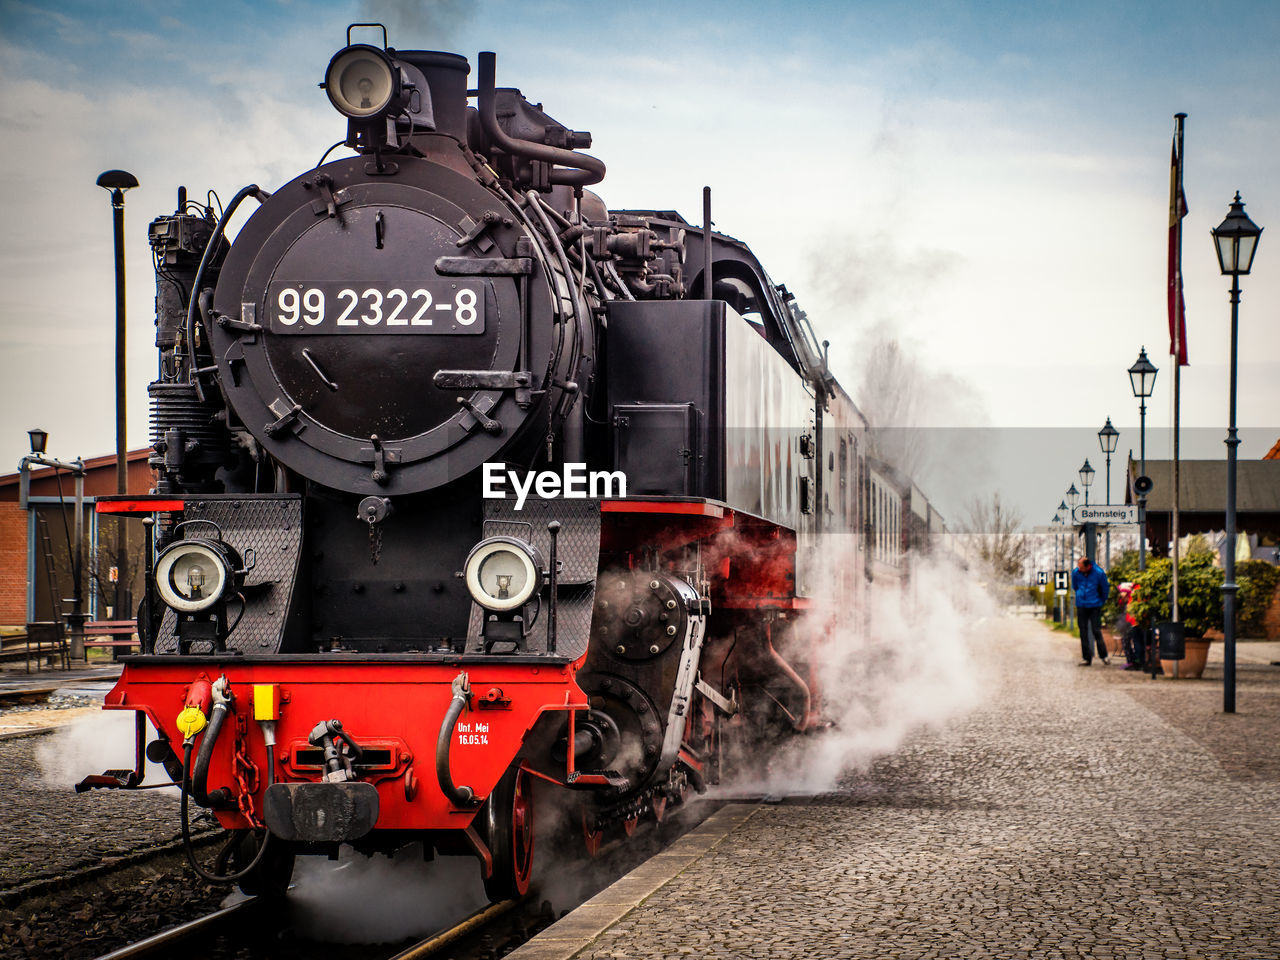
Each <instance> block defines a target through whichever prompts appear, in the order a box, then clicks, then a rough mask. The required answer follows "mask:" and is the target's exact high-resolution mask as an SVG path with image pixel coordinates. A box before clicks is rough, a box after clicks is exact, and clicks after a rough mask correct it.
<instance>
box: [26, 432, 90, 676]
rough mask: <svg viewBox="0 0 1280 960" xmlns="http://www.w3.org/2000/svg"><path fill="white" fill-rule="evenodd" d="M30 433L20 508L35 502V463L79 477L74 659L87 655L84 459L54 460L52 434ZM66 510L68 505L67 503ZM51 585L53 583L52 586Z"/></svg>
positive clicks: (73, 552) (70, 621)
mask: <svg viewBox="0 0 1280 960" xmlns="http://www.w3.org/2000/svg"><path fill="white" fill-rule="evenodd" d="M27 436H28V437H30V438H31V452H30V453H29V454H27V455H26V456H25V457H23V458H22V459H21V460H20V461H19V462H18V508H19V509H20V510H30V509H31V504H30V499H31V467H32V466H33V465H36V466H41V467H50V468H52V469H53V470H55V471H56V470H67V471H69V472H70V473H71V475H72V476H73V477H75V481H76V485H75V491H76V492H75V505H76V506H75V510H76V515H75V527H74V529H75V534H74V536H75V543H73V544H70V547H71V557H72V562H71V577H72V585H71V613H70V614H68V615H67V616H66V618H65V619H66V620H67V621H68V622H67V626H68V627H69V632H70V634H71V658H72V659H73V660H76V659H81V658H83V657H84V621H85V613H84V592H83V590H82V589H81V586H80V582H81V580H82V579H83V578H82V576H81V574H82V572H83V570H84V461H83V460H80V459H78V458H77V459H75V460H72V461H71V462H70V463H63V462H62V461H61V460H54V459H52V458H51V457H48V456H46V455H45V447H46V446H47V445H48V442H49V434H48V433H47V432H45V431H44V430H41V429H40V428H39V427H35V428H33V429H31V430H28V431H27ZM64 509H65V504H64ZM49 586H50V587H52V586H53V584H50V585H49ZM51 599H52V600H54V601H55V602H60V601H61V598H60V597H52V598H51Z"/></svg>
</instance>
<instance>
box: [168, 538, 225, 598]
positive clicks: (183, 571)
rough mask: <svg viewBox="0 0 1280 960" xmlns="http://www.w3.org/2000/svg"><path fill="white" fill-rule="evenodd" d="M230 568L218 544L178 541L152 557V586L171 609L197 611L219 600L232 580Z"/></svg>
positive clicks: (203, 541) (202, 541)
mask: <svg viewBox="0 0 1280 960" xmlns="http://www.w3.org/2000/svg"><path fill="white" fill-rule="evenodd" d="M232 570H233V567H232V564H231V561H230V559H229V558H228V557H227V555H226V554H225V553H224V552H223V550H222V549H220V544H217V543H214V542H212V541H207V540H199V541H198V540H181V541H179V542H178V543H175V544H173V545H172V546H171V547H169V548H168V549H167V550H165V551H164V553H162V554H160V557H159V559H157V560H156V589H158V590H159V591H160V597H161V599H163V600H164V602H165V603H167V604H168V605H169V606H171V607H172V608H173V609H174V610H180V611H182V612H183V613H198V612H199V611H201V610H207V609H209V608H210V607H212V606H213V605H214V604H215V603H217V602H218V601H219V600H220V599H222V597H223V595H224V594H225V593H226V592H227V588H228V587H229V586H230V585H231V584H232V582H233V581H232Z"/></svg>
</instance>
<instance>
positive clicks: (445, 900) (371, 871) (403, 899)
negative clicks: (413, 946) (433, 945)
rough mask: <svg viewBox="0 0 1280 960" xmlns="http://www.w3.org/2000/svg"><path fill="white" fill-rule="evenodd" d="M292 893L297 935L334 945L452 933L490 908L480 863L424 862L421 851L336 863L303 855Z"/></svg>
mask: <svg viewBox="0 0 1280 960" xmlns="http://www.w3.org/2000/svg"><path fill="white" fill-rule="evenodd" d="M293 883H294V886H293V888H292V889H291V890H290V891H289V914H290V920H291V923H292V925H293V928H294V930H295V931H296V932H297V933H298V934H299V935H301V936H303V937H305V938H307V939H308V940H318V941H324V942H330V943H395V942H397V941H400V940H406V939H408V938H410V937H426V936H429V935H431V934H433V933H435V932H437V931H439V930H443V929H445V928H448V927H451V926H453V925H454V924H456V923H457V922H458V921H460V920H462V919H463V918H464V917H466V916H467V915H468V914H470V913H472V912H474V911H476V910H478V909H480V908H481V907H483V906H484V905H485V904H486V903H488V900H487V898H486V897H485V893H484V884H483V882H482V881H481V879H480V867H479V865H478V864H477V862H476V860H475V858H473V857H442V858H439V859H437V860H433V861H431V862H429V863H424V862H423V859H422V845H421V844H419V843H413V844H409V845H408V846H406V847H402V848H400V849H399V850H398V851H396V853H395V855H394V856H391V857H385V856H380V855H379V856H373V857H366V856H363V855H362V854H358V853H355V852H353V851H352V850H350V849H349V848H346V847H344V848H343V849H342V854H341V856H340V857H339V858H338V860H337V861H330V860H326V859H324V858H321V857H299V858H298V862H297V865H296V866H295V867H294V870H293Z"/></svg>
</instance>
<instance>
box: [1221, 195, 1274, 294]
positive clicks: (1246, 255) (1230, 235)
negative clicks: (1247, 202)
mask: <svg viewBox="0 0 1280 960" xmlns="http://www.w3.org/2000/svg"><path fill="white" fill-rule="evenodd" d="M1212 233H1213V242H1214V248H1215V249H1216V251H1217V253H1218V268H1219V269H1220V270H1221V271H1222V272H1223V273H1224V274H1226V275H1228V276H1244V275H1245V274H1247V273H1248V272H1249V271H1250V270H1251V269H1252V268H1253V255H1254V254H1255V253H1257V252H1258V238H1259V237H1260V236H1262V228H1261V227H1260V226H1258V225H1257V224H1256V223H1254V222H1253V221H1252V220H1250V219H1249V215H1248V214H1247V213H1245V212H1244V201H1243V200H1241V199H1240V194H1239V192H1238V191H1237V193H1236V197H1235V199H1234V200H1233V201H1232V202H1231V209H1230V210H1229V211H1228V213H1227V218H1226V219H1225V220H1223V221H1222V223H1220V224H1218V226H1217V228H1216V229H1214V230H1213V231H1212Z"/></svg>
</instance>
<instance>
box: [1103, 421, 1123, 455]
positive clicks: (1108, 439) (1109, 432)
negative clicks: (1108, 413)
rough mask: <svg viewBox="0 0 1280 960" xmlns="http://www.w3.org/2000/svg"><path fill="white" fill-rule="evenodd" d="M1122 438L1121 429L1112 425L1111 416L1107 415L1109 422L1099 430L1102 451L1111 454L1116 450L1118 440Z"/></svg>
mask: <svg viewBox="0 0 1280 960" xmlns="http://www.w3.org/2000/svg"><path fill="white" fill-rule="evenodd" d="M1119 439H1120V431H1119V430H1117V429H1116V428H1115V427H1113V426H1112V425H1111V418H1110V417H1107V422H1106V424H1105V425H1104V426H1103V428H1102V429H1101V430H1099V431H1098V443H1099V445H1101V447H1102V452H1103V453H1105V454H1107V455H1108V456H1110V455H1111V454H1113V453H1115V452H1116V442H1117V441H1119Z"/></svg>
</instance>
